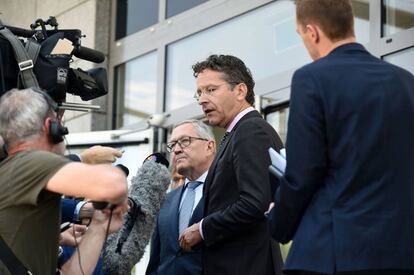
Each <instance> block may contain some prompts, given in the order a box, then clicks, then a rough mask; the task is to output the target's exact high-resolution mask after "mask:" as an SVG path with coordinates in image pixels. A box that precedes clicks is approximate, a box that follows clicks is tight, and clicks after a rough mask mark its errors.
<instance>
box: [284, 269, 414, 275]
mask: <svg viewBox="0 0 414 275" xmlns="http://www.w3.org/2000/svg"><path fill="white" fill-rule="evenodd" d="M284 274H286V275H414V270H403V269H382V270H360V271H349V272H335V273H334V274H326V273H318V272H311V271H303V270H292V271H285V272H284Z"/></svg>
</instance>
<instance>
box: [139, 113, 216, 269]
mask: <svg viewBox="0 0 414 275" xmlns="http://www.w3.org/2000/svg"><path fill="white" fill-rule="evenodd" d="M215 149H216V146H215V141H214V135H213V133H212V131H211V128H210V127H209V126H207V125H206V124H204V123H203V122H200V121H197V120H186V121H183V122H181V123H180V124H178V125H176V126H175V127H174V129H173V131H172V134H171V141H170V142H169V143H168V144H167V150H168V152H170V153H171V154H172V162H173V164H174V166H175V167H176V169H177V172H178V173H179V174H181V175H183V176H185V184H184V185H183V186H181V187H179V188H177V189H174V190H173V191H171V192H170V193H168V195H167V198H166V200H165V202H164V205H163V206H162V208H161V210H160V213H159V215H158V218H157V224H156V228H155V231H154V235H153V237H152V241H151V256H150V262H149V264H148V267H147V272H146V274H159V275H162V274H169V275H170V274H180V275H184V274H202V255H201V249H200V247H194V248H193V249H192V251H191V252H186V251H183V250H182V248H181V247H180V244H179V242H178V237H179V234H181V233H182V232H183V231H184V229H186V228H187V227H188V226H191V225H192V224H195V223H197V222H199V221H200V220H201V218H202V217H203V208H204V202H203V199H202V195H203V183H204V180H205V178H206V177H207V172H208V169H209V168H210V165H211V163H212V162H213V159H214V156H215V151H216V150H215Z"/></svg>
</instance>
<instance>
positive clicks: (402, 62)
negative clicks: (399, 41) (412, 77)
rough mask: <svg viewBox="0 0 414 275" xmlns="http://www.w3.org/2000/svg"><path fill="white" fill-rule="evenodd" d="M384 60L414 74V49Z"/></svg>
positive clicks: (386, 57) (392, 55)
mask: <svg viewBox="0 0 414 275" xmlns="http://www.w3.org/2000/svg"><path fill="white" fill-rule="evenodd" d="M384 60H386V61H388V62H390V63H392V64H395V65H397V66H400V67H402V68H404V69H406V70H407V71H410V72H411V73H413V74H414V62H413V61H414V47H413V48H409V49H406V50H403V51H399V52H396V53H393V54H390V55H387V56H385V57H384Z"/></svg>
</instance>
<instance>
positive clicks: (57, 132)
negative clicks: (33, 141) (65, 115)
mask: <svg viewBox="0 0 414 275" xmlns="http://www.w3.org/2000/svg"><path fill="white" fill-rule="evenodd" d="M32 90H33V91H34V92H36V93H39V94H41V95H43V97H44V99H45V100H46V102H47V104H48V105H49V108H51V109H52V110H53V111H54V112H55V113H56V114H57V113H58V111H59V106H58V104H57V103H56V102H55V101H54V100H53V99H52V98H51V97H50V95H48V94H47V93H46V92H44V91H42V90H40V89H39V88H33V87H32ZM67 134H69V131H68V128H67V127H65V126H63V125H62V124H60V122H59V121H50V124H49V133H48V135H49V139H50V141H51V142H52V143H53V144H58V143H60V142H62V141H63V136H65V135H67Z"/></svg>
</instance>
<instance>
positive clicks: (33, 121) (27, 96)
mask: <svg viewBox="0 0 414 275" xmlns="http://www.w3.org/2000/svg"><path fill="white" fill-rule="evenodd" d="M52 114H53V113H52V110H50V107H49V104H48V102H47V101H46V99H45V98H44V96H43V95H42V94H40V93H37V92H35V91H33V90H32V89H30V88H29V89H24V90H18V89H12V90H10V91H8V92H7V93H5V94H4V95H3V96H2V97H1V99H0V135H1V136H2V137H3V139H4V142H5V143H6V144H7V145H8V146H10V145H14V144H16V143H19V142H27V141H34V140H36V139H37V138H39V137H40V136H41V134H42V127H43V122H44V120H45V119H46V117H49V116H52Z"/></svg>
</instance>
